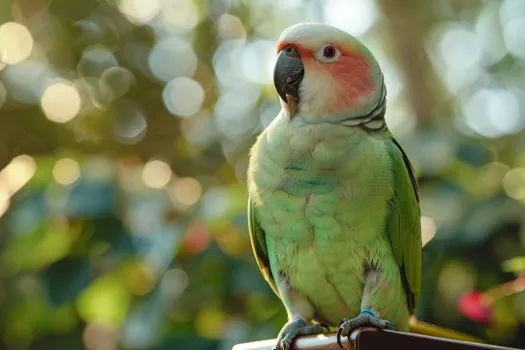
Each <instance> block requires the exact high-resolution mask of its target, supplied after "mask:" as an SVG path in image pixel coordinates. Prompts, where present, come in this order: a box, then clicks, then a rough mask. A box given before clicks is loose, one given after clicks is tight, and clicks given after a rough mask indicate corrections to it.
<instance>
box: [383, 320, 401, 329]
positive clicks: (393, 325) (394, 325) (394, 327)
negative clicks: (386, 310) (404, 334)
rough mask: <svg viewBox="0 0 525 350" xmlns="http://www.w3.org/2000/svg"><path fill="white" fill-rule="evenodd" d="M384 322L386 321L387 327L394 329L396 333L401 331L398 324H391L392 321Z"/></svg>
mask: <svg viewBox="0 0 525 350" xmlns="http://www.w3.org/2000/svg"><path fill="white" fill-rule="evenodd" d="M384 321H385V323H386V324H387V325H389V326H390V327H392V330H394V331H399V328H397V326H396V324H395V323H394V322H390V321H387V320H384Z"/></svg>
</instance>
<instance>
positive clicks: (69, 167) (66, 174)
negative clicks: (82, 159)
mask: <svg viewBox="0 0 525 350" xmlns="http://www.w3.org/2000/svg"><path fill="white" fill-rule="evenodd" d="M53 177H54V178H55V181H56V182H57V183H58V184H60V185H64V186H67V185H71V184H73V183H75V182H76V181H77V180H78V179H79V178H80V166H79V164H78V162H77V161H76V160H74V159H71V158H62V159H59V160H58V161H57V162H56V163H55V166H54V167H53Z"/></svg>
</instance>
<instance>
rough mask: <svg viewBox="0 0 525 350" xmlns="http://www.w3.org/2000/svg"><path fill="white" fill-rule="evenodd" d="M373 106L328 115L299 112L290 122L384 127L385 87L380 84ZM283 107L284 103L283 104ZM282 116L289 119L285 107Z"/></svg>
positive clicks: (374, 128) (298, 124)
mask: <svg viewBox="0 0 525 350" xmlns="http://www.w3.org/2000/svg"><path fill="white" fill-rule="evenodd" d="M373 106H374V107H373V108H368V109H365V110H356V109H353V110H349V111H344V112H341V113H336V114H329V115H310V114H309V113H305V112H302V111H301V110H299V112H298V113H297V114H296V115H295V116H293V117H292V118H291V123H292V124H293V125H296V126H300V125H307V124H322V123H327V124H339V125H344V126H362V127H364V128H365V129H367V130H378V131H379V130H381V129H383V128H385V129H386V123H385V112H386V87H385V85H384V83H383V84H382V85H381V94H380V95H379V99H378V100H377V103H375V104H373ZM283 107H284V105H283ZM281 113H282V114H283V116H284V117H286V118H288V119H290V116H289V114H288V112H287V109H286V108H283V110H282V111H281Z"/></svg>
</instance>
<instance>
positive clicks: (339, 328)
mask: <svg viewBox="0 0 525 350" xmlns="http://www.w3.org/2000/svg"><path fill="white" fill-rule="evenodd" d="M343 320H344V318H343ZM341 323H343V321H341V322H340V323H339V326H341ZM342 332H343V328H341V327H337V333H336V337H337V344H338V345H339V347H340V348H341V349H342V348H343V343H341V333H342Z"/></svg>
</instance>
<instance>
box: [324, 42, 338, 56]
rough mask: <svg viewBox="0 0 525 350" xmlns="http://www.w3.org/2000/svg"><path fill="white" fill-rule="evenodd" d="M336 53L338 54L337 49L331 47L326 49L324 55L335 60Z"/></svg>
mask: <svg viewBox="0 0 525 350" xmlns="http://www.w3.org/2000/svg"><path fill="white" fill-rule="evenodd" d="M335 53H336V51H335V47H333V46H330V45H328V46H327V47H325V48H324V50H323V55H324V57H326V58H334V57H335Z"/></svg>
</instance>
